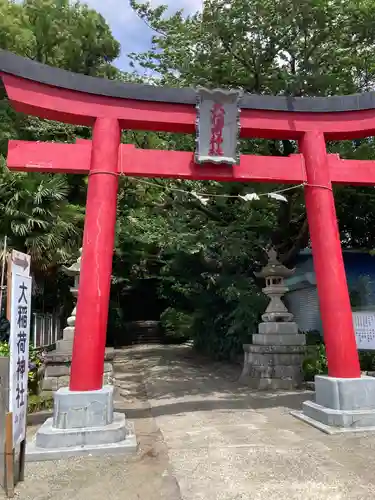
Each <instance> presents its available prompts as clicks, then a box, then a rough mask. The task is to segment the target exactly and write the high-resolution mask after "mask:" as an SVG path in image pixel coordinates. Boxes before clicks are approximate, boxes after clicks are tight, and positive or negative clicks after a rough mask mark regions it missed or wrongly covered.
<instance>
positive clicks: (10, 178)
mask: <svg viewBox="0 0 375 500" xmlns="http://www.w3.org/2000/svg"><path fill="white" fill-rule="evenodd" d="M0 48H2V49H5V50H9V51H12V52H14V53H16V54H18V55H22V56H26V57H29V58H31V59H34V60H37V61H39V62H42V63H46V64H50V65H52V66H57V67H60V68H63V69H67V70H70V71H75V72H78V73H84V74H87V75H92V76H100V77H105V78H115V77H117V75H119V74H120V73H119V71H118V70H117V69H116V68H115V67H114V66H113V65H112V64H111V63H112V62H113V61H114V60H115V59H116V58H117V57H118V55H119V52H120V45H119V43H118V42H117V40H115V39H114V38H113V36H112V33H111V30H110V28H109V26H108V24H107V23H106V22H105V20H104V19H103V17H102V16H101V15H100V14H98V13H97V12H96V11H94V10H92V9H89V8H88V6H87V5H85V4H83V3H80V2H69V1H68V0H24V1H23V2H20V3H15V2H13V1H7V0H0ZM90 136H91V130H90V129H88V128H85V127H74V126H71V125H67V124H64V123H57V122H51V121H48V120H40V119H38V118H35V117H32V116H24V115H22V114H19V113H16V112H14V110H13V109H12V108H11V107H10V106H9V103H8V100H7V96H6V93H5V90H4V88H3V87H2V86H1V88H0V163H1V171H0V192H1V195H0V198H1V200H0V221H1V222H0V238H2V237H3V236H4V235H7V236H8V242H9V244H10V245H11V246H13V247H15V248H18V249H19V250H25V251H28V252H30V253H31V255H32V257H33V271H34V273H35V275H36V278H37V289H44V290H46V289H49V291H50V292H52V293H55V294H56V293H57V290H56V288H55V285H56V286H60V282H61V279H60V276H59V272H58V268H59V265H60V264H61V263H62V262H66V261H69V260H71V259H73V258H76V252H77V250H78V248H79V247H80V246H81V244H82V229H83V210H84V208H83V207H84V204H85V197H86V179H85V178H84V177H83V176H65V177H64V176H52V175H50V176H49V175H40V174H13V173H10V172H8V171H7V170H6V169H5V167H4V165H5V157H6V152H7V141H8V140H9V139H22V140H31V141H36V140H38V141H57V142H74V141H75V139H76V138H77V137H82V138H85V139H87V138H90ZM51 285H52V286H51ZM62 288H63V289H64V290H65V291H67V287H66V283H64V282H63V283H62ZM68 293H69V292H68ZM50 295H51V293H50ZM41 302H42V301H40V303H41ZM43 302H44V303H48V304H50V306H51V307H53V302H55V304H56V299H55V301H53V300H50V297H44V298H43Z"/></svg>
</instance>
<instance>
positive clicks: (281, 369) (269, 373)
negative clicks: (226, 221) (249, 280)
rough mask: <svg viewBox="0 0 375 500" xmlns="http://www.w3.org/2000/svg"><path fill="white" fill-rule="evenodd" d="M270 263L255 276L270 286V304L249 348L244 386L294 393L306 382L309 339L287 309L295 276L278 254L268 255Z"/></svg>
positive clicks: (266, 292) (267, 289)
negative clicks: (288, 282) (287, 281)
mask: <svg viewBox="0 0 375 500" xmlns="http://www.w3.org/2000/svg"><path fill="white" fill-rule="evenodd" d="M267 254H268V263H267V265H266V266H265V267H263V269H262V270H261V271H260V272H258V273H254V274H255V276H256V277H258V278H263V279H264V280H265V282H266V286H265V288H263V293H265V294H266V295H267V296H268V297H269V298H270V302H269V304H268V307H267V309H266V311H265V313H264V314H263V315H262V320H263V323H260V324H259V327H258V333H257V334H254V335H253V343H252V344H245V345H244V346H243V348H244V367H243V371H242V375H241V382H243V383H245V384H246V385H250V386H251V387H253V388H255V389H293V388H296V387H299V386H300V385H301V384H302V381H303V375H302V362H303V359H304V355H305V345H306V336H305V335H304V334H301V333H299V332H298V325H297V324H296V323H295V322H294V321H293V319H294V318H293V314H291V313H290V312H289V311H288V309H287V308H286V307H285V304H284V303H283V301H282V297H283V296H284V295H285V293H286V292H287V291H288V287H287V286H286V285H285V283H284V279H285V278H289V277H290V276H292V275H293V274H294V272H295V271H294V269H288V268H287V267H285V266H284V265H283V264H281V263H280V262H279V261H278V259H277V253H276V251H275V250H274V249H273V248H271V249H270V250H269V251H268V252H267Z"/></svg>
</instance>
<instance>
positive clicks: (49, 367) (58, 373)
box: [43, 248, 114, 392]
mask: <svg viewBox="0 0 375 500" xmlns="http://www.w3.org/2000/svg"><path fill="white" fill-rule="evenodd" d="M81 255H82V248H81V249H80V256H79V257H78V259H77V261H76V262H74V263H73V264H72V265H71V266H70V267H66V266H63V267H62V270H63V272H64V273H65V274H66V275H67V276H70V277H72V278H74V285H73V286H72V287H71V288H70V291H71V293H72V295H73V297H74V299H75V302H76V301H77V297H78V288H79V276H80V271H81ZM75 322H76V304H75V305H74V309H73V311H72V313H71V315H70V316H69V318H68V319H67V326H66V327H65V328H64V332H63V338H62V339H61V340H58V341H57V342H56V349H55V350H54V351H51V352H49V353H47V355H46V359H45V365H46V366H45V373H44V380H43V391H44V392H53V391H57V390H58V389H60V388H62V387H67V386H68V385H69V377H70V366H71V363H72V352H73V341H74V332H75ZM113 359H114V350H113V349H106V353H105V363H104V378H103V384H104V385H108V384H112V379H113V364H112V362H113Z"/></svg>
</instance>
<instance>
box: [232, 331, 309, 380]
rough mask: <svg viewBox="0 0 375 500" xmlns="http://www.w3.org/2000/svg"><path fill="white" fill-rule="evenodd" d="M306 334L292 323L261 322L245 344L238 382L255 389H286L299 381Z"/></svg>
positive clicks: (301, 376) (301, 378)
mask: <svg viewBox="0 0 375 500" xmlns="http://www.w3.org/2000/svg"><path fill="white" fill-rule="evenodd" d="M305 345H306V336H305V335H303V334H300V333H298V327H297V325H296V323H292V322H290V323H261V324H260V325H259V334H257V335H253V344H245V345H244V346H243V349H244V366H243V371H242V374H241V377H240V382H241V383H243V384H245V385H248V386H249V387H251V388H252V389H258V390H278V389H282V390H290V389H297V388H299V387H301V385H302V383H303V373H302V362H303V359H304V356H305V350H306V348H305Z"/></svg>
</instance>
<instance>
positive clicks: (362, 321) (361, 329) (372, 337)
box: [353, 312, 375, 350]
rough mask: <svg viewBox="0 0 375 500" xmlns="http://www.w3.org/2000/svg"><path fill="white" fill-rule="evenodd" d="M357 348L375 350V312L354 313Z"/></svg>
mask: <svg viewBox="0 0 375 500" xmlns="http://www.w3.org/2000/svg"><path fill="white" fill-rule="evenodd" d="M353 322H354V330H355V336H356V339H357V348H358V349H359V350H372V349H374V350H375V312H353Z"/></svg>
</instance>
